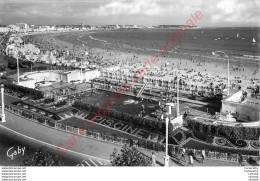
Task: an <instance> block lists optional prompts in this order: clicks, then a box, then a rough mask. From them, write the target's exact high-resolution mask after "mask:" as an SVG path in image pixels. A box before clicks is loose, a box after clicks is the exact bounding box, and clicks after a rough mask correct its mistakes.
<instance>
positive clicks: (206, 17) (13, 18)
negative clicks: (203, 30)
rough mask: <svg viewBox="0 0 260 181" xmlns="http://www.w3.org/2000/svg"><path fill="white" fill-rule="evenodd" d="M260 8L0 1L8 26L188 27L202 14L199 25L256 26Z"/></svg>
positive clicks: (170, 1) (191, 1)
mask: <svg viewBox="0 0 260 181" xmlns="http://www.w3.org/2000/svg"><path fill="white" fill-rule="evenodd" d="M259 9H260V1H259V0H248V1H245V0H220V1H215V0H181V1H180V0H132V1H130V0H37V1H36V0H19V1H18V0H0V17H1V18H2V23H6V24H9V23H16V22H27V23H32V24H39V20H40V21H41V22H40V23H41V24H79V23H80V22H86V21H87V22H88V23H89V24H96V25H100V24H137V25H150V24H154V25H158V24H186V21H187V19H189V18H190V14H191V13H193V14H194V13H195V12H196V11H201V12H202V14H203V18H202V20H201V21H200V24H198V26H201V25H203V26H251V25H253V26H254V25H257V24H258V25H260V24H259V20H258V19H259V16H260V12H259Z"/></svg>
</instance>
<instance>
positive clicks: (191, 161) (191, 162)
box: [189, 154, 193, 166]
mask: <svg viewBox="0 0 260 181" xmlns="http://www.w3.org/2000/svg"><path fill="white" fill-rule="evenodd" d="M189 165H192V166H193V156H192V154H190V155H189Z"/></svg>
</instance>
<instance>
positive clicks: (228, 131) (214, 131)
mask: <svg viewBox="0 0 260 181" xmlns="http://www.w3.org/2000/svg"><path fill="white" fill-rule="evenodd" d="M186 121H187V127H188V128H189V129H190V130H191V131H193V133H194V135H195V136H201V135H205V139H204V140H206V138H207V135H211V136H223V137H225V138H227V139H229V140H238V139H241V140H258V139H259V135H260V128H259V127H235V126H226V125H225V126H224V125H213V124H210V123H202V122H199V121H196V120H194V119H192V118H190V117H187V118H186Z"/></svg>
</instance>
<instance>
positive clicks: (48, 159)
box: [22, 147, 64, 166]
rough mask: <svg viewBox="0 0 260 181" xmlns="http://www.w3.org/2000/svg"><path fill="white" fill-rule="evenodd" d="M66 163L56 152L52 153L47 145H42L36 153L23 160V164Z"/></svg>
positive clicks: (61, 164) (49, 164) (56, 164)
mask: <svg viewBox="0 0 260 181" xmlns="http://www.w3.org/2000/svg"><path fill="white" fill-rule="evenodd" d="M63 165H64V163H63V161H62V160H61V158H60V157H59V156H58V155H56V154H51V153H49V152H48V151H47V149H46V147H41V148H40V149H39V150H37V151H36V152H35V153H34V154H31V155H29V156H27V158H25V159H24V160H23V163H22V166H63Z"/></svg>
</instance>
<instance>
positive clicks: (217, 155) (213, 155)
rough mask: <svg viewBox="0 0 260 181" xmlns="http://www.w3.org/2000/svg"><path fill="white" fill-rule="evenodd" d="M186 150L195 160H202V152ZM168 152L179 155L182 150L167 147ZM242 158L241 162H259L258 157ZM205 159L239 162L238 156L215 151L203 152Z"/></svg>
mask: <svg viewBox="0 0 260 181" xmlns="http://www.w3.org/2000/svg"><path fill="white" fill-rule="evenodd" d="M185 149H186V153H189V152H192V153H193V155H194V156H195V157H196V158H197V159H201V158H202V154H201V152H202V150H199V149H190V148H185ZM169 150H170V151H169V152H170V154H171V155H173V154H174V155H180V154H181V152H182V148H181V147H179V146H174V145H169ZM241 156H242V158H243V159H242V160H243V161H246V160H248V159H249V158H250V157H251V158H253V159H254V160H256V161H258V160H259V156H251V155H241ZM205 158H206V159H211V160H219V161H229V162H239V154H230V153H223V152H216V151H209V150H207V149H206V150H205Z"/></svg>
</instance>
